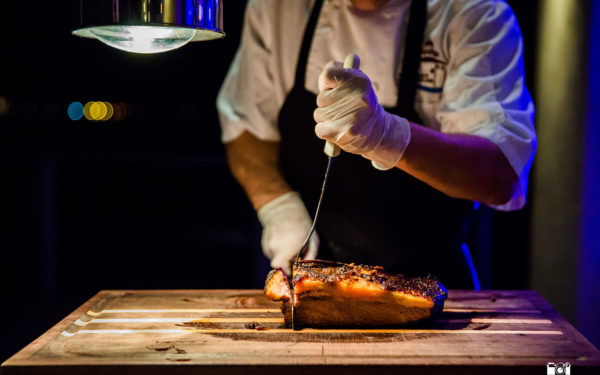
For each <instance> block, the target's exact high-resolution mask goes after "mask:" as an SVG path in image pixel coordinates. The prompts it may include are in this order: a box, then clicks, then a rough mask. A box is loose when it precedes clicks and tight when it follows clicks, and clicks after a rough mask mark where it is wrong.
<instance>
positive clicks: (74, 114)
mask: <svg viewBox="0 0 600 375" xmlns="http://www.w3.org/2000/svg"><path fill="white" fill-rule="evenodd" d="M67 113H68V115H69V118H70V119H71V120H73V121H79V120H81V118H82V117H83V104H81V103H79V102H73V103H71V104H69V108H68V109H67Z"/></svg>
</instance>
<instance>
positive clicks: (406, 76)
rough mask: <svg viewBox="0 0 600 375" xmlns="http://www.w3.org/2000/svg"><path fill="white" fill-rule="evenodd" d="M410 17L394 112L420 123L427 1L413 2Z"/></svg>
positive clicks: (418, 0) (414, 0)
mask: <svg viewBox="0 0 600 375" xmlns="http://www.w3.org/2000/svg"><path fill="white" fill-rule="evenodd" d="M408 17H409V18H408V28H407V31H406V41H405V43H404V60H403V61H402V72H401V73H400V75H399V79H398V103H397V104H396V108H395V109H394V112H395V113H396V114H398V115H400V116H403V117H406V118H407V119H408V120H409V121H413V122H419V123H420V118H419V116H418V115H417V112H416V111H415V95H416V90H417V82H418V79H419V68H420V66H421V50H422V49H423V39H424V37H425V26H426V24H427V0H412V2H411V5H410V14H409V16H408Z"/></svg>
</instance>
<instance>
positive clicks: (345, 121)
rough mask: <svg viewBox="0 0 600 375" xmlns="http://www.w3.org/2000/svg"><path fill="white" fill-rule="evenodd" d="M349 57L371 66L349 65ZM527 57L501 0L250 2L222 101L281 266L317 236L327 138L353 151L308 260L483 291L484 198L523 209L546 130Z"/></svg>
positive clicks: (338, 163) (236, 169)
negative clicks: (475, 240)
mask: <svg viewBox="0 0 600 375" xmlns="http://www.w3.org/2000/svg"><path fill="white" fill-rule="evenodd" d="M350 52H356V53H357V54H358V55H359V56H360V57H361V67H360V69H344V68H343V67H342V66H341V63H340V62H339V61H343V59H344V56H345V55H346V54H348V53H350ZM522 57H523V42H522V37H521V34H520V31H519V28H518V25H517V23H516V19H515V16H514V14H513V13H512V10H511V9H510V7H509V6H508V5H507V4H506V3H505V2H504V1H500V0H473V1H466V0H454V1H453V0H446V1H444V0H429V1H425V0H413V1H410V0H328V1H323V0H251V1H250V2H249V4H248V8H247V11H246V21H245V26H244V30H243V36H242V43H241V46H240V49H239V51H238V54H237V55H236V58H235V60H234V62H233V64H232V66H231V69H230V71H229V74H228V76H227V78H226V80H225V82H224V84H223V87H222V90H221V92H220V94H219V98H218V101H217V105H218V109H219V113H220V119H221V124H222V129H223V135H222V139H223V141H224V142H225V143H226V150H227V157H228V161H229V164H230V167H231V170H232V172H233V175H234V176H235V177H236V179H237V180H238V181H239V182H240V184H241V185H242V186H243V188H244V189H245V191H246V193H247V194H248V197H249V199H250V200H251V202H252V204H253V206H254V208H255V209H256V210H257V213H258V217H259V220H260V221H261V224H262V225H263V235H262V246H263V251H264V253H265V255H266V256H267V257H269V259H270V260H271V266H272V267H283V268H284V269H285V270H286V271H288V273H289V268H290V262H292V261H293V259H294V257H295V255H296V254H297V252H298V250H299V249H300V246H301V245H302V242H303V240H304V238H305V236H306V234H307V233H308V230H309V228H310V225H311V221H312V220H311V217H310V215H309V213H308V210H307V207H308V209H309V210H311V211H312V210H314V209H315V207H316V202H317V199H318V193H319V189H320V184H321V179H322V176H323V172H324V168H325V162H326V158H325V156H324V155H323V153H322V148H323V143H324V142H323V140H321V139H324V140H328V141H331V142H334V143H336V144H337V145H339V146H340V147H341V148H342V150H344V152H342V155H341V156H339V157H338V158H336V159H335V160H334V162H333V170H332V173H331V180H330V182H329V186H328V192H327V199H326V202H325V203H324V207H323V211H322V214H321V217H320V219H319V224H318V226H317V232H318V235H314V236H313V238H311V242H310V244H309V248H308V251H307V253H306V258H309V259H310V258H314V257H316V256H317V253H318V252H319V257H320V258H330V259H334V260H340V261H345V262H357V263H359V262H360V263H370V264H380V265H383V266H384V267H385V268H386V269H387V270H388V271H393V272H402V273H406V274H423V273H427V272H430V273H433V274H435V275H437V276H439V277H440V279H441V280H442V282H443V283H444V284H445V285H446V286H448V287H452V288H456V287H472V286H473V284H472V283H471V280H470V277H469V276H470V275H469V273H468V271H467V268H466V263H465V260H464V258H463V249H464V245H463V244H464V240H465V236H466V232H467V230H468V225H469V220H470V218H471V215H472V212H473V202H482V203H484V204H487V205H489V206H491V207H494V208H496V209H500V210H514V209H519V208H521V207H522V206H523V205H524V204H525V193H526V189H527V178H528V173H529V169H530V166H531V161H532V158H533V154H534V151H535V147H536V138H535V131H534V128H533V113H534V109H533V103H532V101H531V97H530V95H529V93H528V91H527V89H526V87H525V86H524V78H523V74H524V73H523V63H522ZM330 61H338V62H330ZM315 122H316V126H315ZM319 138H321V139H319Z"/></svg>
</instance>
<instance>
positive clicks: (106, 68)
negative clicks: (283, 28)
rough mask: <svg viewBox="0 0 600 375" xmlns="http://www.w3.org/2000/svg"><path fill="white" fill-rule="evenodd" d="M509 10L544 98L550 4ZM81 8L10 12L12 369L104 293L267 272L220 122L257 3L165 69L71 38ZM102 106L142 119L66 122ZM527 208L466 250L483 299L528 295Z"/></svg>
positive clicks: (5, 170) (0, 232) (234, 9)
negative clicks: (542, 57)
mask: <svg viewBox="0 0 600 375" xmlns="http://www.w3.org/2000/svg"><path fill="white" fill-rule="evenodd" d="M508 2H509V3H510V4H511V6H512V7H513V9H514V11H515V13H516V14H517V17H518V20H519V23H520V26H521V29H522V32H523V36H524V40H525V51H526V53H525V63H526V72H527V75H526V78H527V86H528V87H529V89H530V91H532V94H534V96H535V92H533V91H534V88H535V84H534V82H533V81H532V80H533V77H534V75H533V74H532V71H533V69H534V67H535V61H534V58H535V54H534V51H535V41H536V37H537V35H536V30H537V29H536V28H537V21H538V18H537V14H538V1H534V0H528V1H517V0H511V1H508ZM78 5H79V2H78V1H73V0H70V1H60V2H59V1H52V2H35V4H32V3H31V2H17V1H12V2H10V5H9V6H8V8H7V7H6V5H4V4H3V6H2V10H0V12H2V15H3V17H2V18H3V20H2V22H1V24H0V96H3V97H4V98H5V99H6V100H8V104H9V108H8V111H7V112H6V113H4V114H3V115H0V225H1V226H0V249H1V260H0V278H1V279H0V282H1V283H2V288H1V292H0V293H1V295H0V297H1V301H2V308H1V309H0V311H1V313H0V314H1V315H0V319H1V321H2V322H3V323H4V324H3V328H2V330H1V332H2V333H1V337H2V339H1V340H0V341H1V342H0V361H1V360H4V359H6V358H8V357H9V356H10V355H12V354H14V353H15V352H16V351H17V350H18V349H20V348H22V347H23V346H25V345H26V344H27V343H29V342H30V341H32V340H33V339H35V338H36V337H37V336H39V335H40V334H41V333H43V332H44V331H46V330H47V329H48V328H49V327H51V326H52V325H53V324H55V323H56V322H57V321H58V320H59V319H61V318H62V317H64V316H65V315H67V314H68V313H69V312H71V311H72V310H73V309H75V308H76V307H77V306H78V305H79V304H81V303H83V302H84V301H85V300H87V299H88V298H90V297H91V296H92V295H93V294H95V293H96V292H97V291H99V290H101V289H129V288H140V289H152V288H160V289H169V288H182V289H186V288H189V289H200V288H262V286H263V280H264V277H265V275H266V272H267V270H268V263H267V262H266V260H265V259H264V258H263V256H262V253H261V251H260V243H259V242H260V225H259V224H258V222H257V220H256V217H255V214H254V212H253V210H252V208H251V206H250V204H249V203H248V202H247V200H246V198H245V196H244V193H243V191H242V190H241V189H240V187H239V186H238V185H237V184H236V182H235V181H234V180H233V178H232V177H231V175H230V172H229V170H228V168H227V165H226V162H225V159H224V152H223V147H222V145H221V143H220V140H219V137H220V129H219V125H218V120H217V114H216V109H215V98H216V94H217V92H218V89H219V87H220V85H221V83H222V80H223V78H224V75H225V73H226V71H227V69H228V67H229V64H230V62H231V60H232V58H233V55H234V53H235V50H236V48H237V45H238V43H239V36H240V30H241V25H242V21H243V12H244V6H245V1H228V2H227V3H226V4H225V29H226V31H227V37H226V38H225V39H223V40H218V41H210V42H204V43H192V44H189V45H187V46H185V47H184V48H181V49H179V50H175V51H172V52H169V53H165V54H158V55H134V54H129V53H126V52H122V51H118V50H115V49H111V48H109V47H107V46H105V45H103V44H101V43H100V42H98V41H92V40H87V39H81V38H77V37H74V36H72V35H71V34H70V32H71V31H72V29H73V27H74V26H75V25H76V23H77V21H78V14H79V8H78ZM22 21H24V23H21V22H22ZM91 100H102V101H110V102H123V103H127V104H128V105H129V107H130V109H131V115H130V117H129V118H128V119H126V120H123V121H110V122H90V121H87V120H85V119H82V120H80V121H71V120H69V118H68V117H67V110H66V109H67V106H68V105H69V103H71V102H73V101H80V102H82V103H86V102H87V101H91ZM534 171H535V165H534ZM529 207H530V205H528V206H527V207H526V208H525V209H524V210H521V211H519V212H511V213H494V212H493V211H491V210H489V209H487V208H482V209H481V210H480V211H479V213H478V215H479V219H478V223H477V226H476V228H475V230H474V232H473V235H472V241H471V244H470V246H471V249H472V252H473V256H474V258H475V263H476V265H477V267H478V271H479V276H480V280H481V283H482V287H483V288H486V289H524V288H527V287H528V269H529V263H528V262H529V255H528V254H529V253H528V246H529V233H530V232H529V228H530V224H529V223H530V216H531V214H530V208H529ZM507 233H510V236H508V235H506V234H507ZM507 270H508V272H507Z"/></svg>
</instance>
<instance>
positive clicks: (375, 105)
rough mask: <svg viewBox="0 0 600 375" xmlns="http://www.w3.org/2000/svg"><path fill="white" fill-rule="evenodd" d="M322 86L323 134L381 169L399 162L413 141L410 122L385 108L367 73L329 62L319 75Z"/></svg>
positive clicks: (317, 112) (319, 132) (319, 128)
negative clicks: (411, 140) (378, 98)
mask: <svg viewBox="0 0 600 375" xmlns="http://www.w3.org/2000/svg"><path fill="white" fill-rule="evenodd" d="M319 90H320V93H319V95H318V96H317V106H318V108H317V109H316V110H315V112H314V118H315V121H316V122H317V125H316V127H315V132H316V134H317V136H318V137H319V138H322V139H325V140H327V141H330V142H333V143H335V144H337V145H338V146H340V148H341V149H342V150H344V151H346V152H350V153H353V154H359V155H362V156H363V157H365V158H367V159H369V160H371V161H372V163H373V166H374V167H375V168H377V169H382V170H387V169H391V168H393V167H394V166H396V164H397V163H398V162H399V161H400V159H402V155H403V154H404V150H405V149H406V147H407V146H408V143H409V141H410V123H409V122H408V120H406V119H405V118H403V117H400V116H396V115H393V114H390V113H387V112H386V111H385V110H384V109H383V107H382V106H381V105H380V104H379V101H378V100H377V95H375V92H374V91H373V87H372V85H371V81H370V80H369V77H367V75H366V74H364V73H363V72H362V71H361V70H360V69H344V68H343V64H342V63H340V62H329V63H328V64H327V65H326V66H325V69H324V70H323V72H322V73H321V75H320V76H319Z"/></svg>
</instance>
